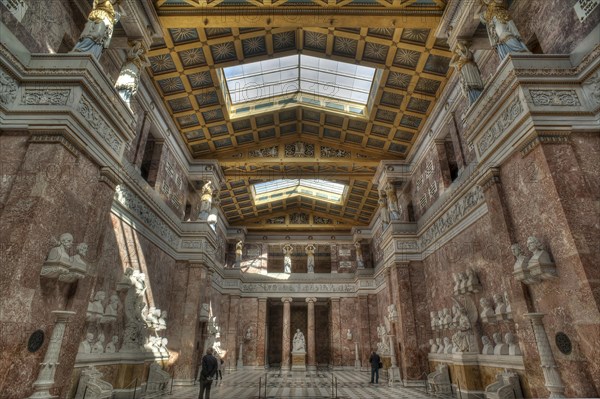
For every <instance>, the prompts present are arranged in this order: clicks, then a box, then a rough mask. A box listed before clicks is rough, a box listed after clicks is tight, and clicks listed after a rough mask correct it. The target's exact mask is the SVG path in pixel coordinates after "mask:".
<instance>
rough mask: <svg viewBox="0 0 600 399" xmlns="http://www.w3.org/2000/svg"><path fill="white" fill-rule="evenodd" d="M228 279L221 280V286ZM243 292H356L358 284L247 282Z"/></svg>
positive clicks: (243, 286)
mask: <svg viewBox="0 0 600 399" xmlns="http://www.w3.org/2000/svg"><path fill="white" fill-rule="evenodd" d="M226 281H227V280H223V281H221V284H220V285H221V286H222V287H223V284H224V283H225V282H226ZM242 291H243V292H252V293H256V292H268V293H272V292H298V293H306V292H322V293H330V292H340V293H354V292H356V291H357V287H356V284H354V283H352V284H350V283H342V284H334V283H320V284H316V283H299V284H286V283H245V284H242Z"/></svg>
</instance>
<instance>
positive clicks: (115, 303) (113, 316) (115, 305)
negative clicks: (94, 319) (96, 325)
mask: <svg viewBox="0 0 600 399" xmlns="http://www.w3.org/2000/svg"><path fill="white" fill-rule="evenodd" d="M120 304H121V300H120V299H119V296H118V295H117V294H113V295H111V296H110V298H109V299H108V305H106V307H105V308H104V315H103V316H102V318H101V319H100V323H102V324H112V323H114V322H115V321H117V312H118V309H119V305H120Z"/></svg>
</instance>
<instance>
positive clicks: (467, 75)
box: [450, 40, 483, 104]
mask: <svg viewBox="0 0 600 399" xmlns="http://www.w3.org/2000/svg"><path fill="white" fill-rule="evenodd" d="M450 66H452V67H454V68H456V70H457V71H458V73H459V74H460V85H461V88H462V91H463V94H464V95H465V97H467V98H468V99H469V104H472V103H474V102H475V100H477V98H478V97H479V95H480V94H481V92H482V91H483V80H482V79H481V74H480V72H479V68H478V67H477V64H476V63H475V60H474V59H473V52H471V50H470V49H469V47H468V46H467V43H465V42H464V41H461V40H459V41H458V42H457V43H456V48H455V49H454V56H453V57H452V60H451V61H450Z"/></svg>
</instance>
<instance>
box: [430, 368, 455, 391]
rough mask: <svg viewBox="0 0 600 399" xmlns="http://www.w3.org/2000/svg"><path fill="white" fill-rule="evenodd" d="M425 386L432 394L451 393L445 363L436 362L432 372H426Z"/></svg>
mask: <svg viewBox="0 0 600 399" xmlns="http://www.w3.org/2000/svg"><path fill="white" fill-rule="evenodd" d="M427 387H428V391H429V392H430V393H432V394H433V395H434V396H438V395H439V396H441V395H444V396H445V395H446V394H451V393H452V385H451V384H450V374H449V373H448V365H447V364H438V365H437V366H436V369H435V371H434V372H433V373H429V374H427Z"/></svg>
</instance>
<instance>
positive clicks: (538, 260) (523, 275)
mask: <svg viewBox="0 0 600 399" xmlns="http://www.w3.org/2000/svg"><path fill="white" fill-rule="evenodd" d="M511 249H512V251H513V255H514V256H515V258H516V261H515V266H514V269H513V276H514V277H515V278H516V279H517V280H519V281H521V282H523V283H524V284H528V285H529V284H536V283H539V282H541V281H542V280H551V279H555V278H558V273H557V271H556V265H555V264H554V262H553V261H552V259H551V258H550V254H549V253H548V252H547V251H546V250H545V249H544V247H543V246H542V243H541V242H540V240H538V239H537V237H534V236H531V237H529V238H528V239H527V249H529V251H531V253H532V256H531V258H530V259H529V261H527V260H526V258H525V257H524V256H523V255H522V254H521V248H520V247H519V244H513V245H512V246H511Z"/></svg>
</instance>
